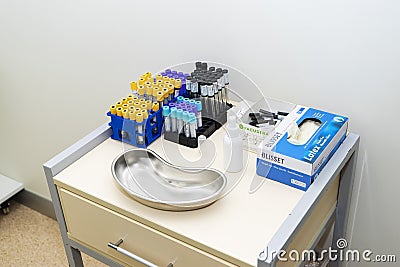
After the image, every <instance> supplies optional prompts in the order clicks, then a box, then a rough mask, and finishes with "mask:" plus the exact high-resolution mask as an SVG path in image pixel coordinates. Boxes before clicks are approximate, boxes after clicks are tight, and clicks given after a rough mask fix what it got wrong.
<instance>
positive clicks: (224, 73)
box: [222, 69, 229, 103]
mask: <svg viewBox="0 0 400 267" xmlns="http://www.w3.org/2000/svg"><path fill="white" fill-rule="evenodd" d="M222 73H223V75H224V94H225V103H228V102H229V100H228V85H229V75H228V70H227V69H223V70H222Z"/></svg>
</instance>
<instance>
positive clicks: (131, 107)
mask: <svg viewBox="0 0 400 267" xmlns="http://www.w3.org/2000/svg"><path fill="white" fill-rule="evenodd" d="M135 109H136V108H135V107H134V106H129V108H128V111H133V112H134V111H135Z"/></svg>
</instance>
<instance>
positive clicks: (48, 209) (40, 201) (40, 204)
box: [14, 189, 57, 220]
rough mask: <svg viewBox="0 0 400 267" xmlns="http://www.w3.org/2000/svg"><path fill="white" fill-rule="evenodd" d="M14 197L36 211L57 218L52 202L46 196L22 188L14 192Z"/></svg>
mask: <svg viewBox="0 0 400 267" xmlns="http://www.w3.org/2000/svg"><path fill="white" fill-rule="evenodd" d="M14 199H15V200H16V201H17V202H19V203H21V204H23V205H25V206H27V207H29V208H31V209H33V210H36V211H37V212H40V213H41V214H43V215H46V216H47V217H50V218H52V219H54V220H57V219H56V213H55V212H54V207H53V203H52V202H51V200H49V199H47V198H44V197H42V196H39V195H37V194H35V193H33V192H31V191H29V190H26V189H24V190H22V191H21V192H19V193H18V194H16V195H15V197H14Z"/></svg>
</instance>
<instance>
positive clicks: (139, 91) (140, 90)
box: [138, 85, 144, 99]
mask: <svg viewBox="0 0 400 267" xmlns="http://www.w3.org/2000/svg"><path fill="white" fill-rule="evenodd" d="M138 97H139V99H140V98H144V86H143V85H139V86H138Z"/></svg>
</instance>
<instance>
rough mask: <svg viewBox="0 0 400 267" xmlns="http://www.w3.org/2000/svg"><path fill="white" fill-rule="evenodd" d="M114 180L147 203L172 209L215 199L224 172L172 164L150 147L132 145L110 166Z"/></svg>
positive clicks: (195, 206) (200, 205) (190, 207)
mask: <svg viewBox="0 0 400 267" xmlns="http://www.w3.org/2000/svg"><path fill="white" fill-rule="evenodd" d="M111 172H112V175H113V176H114V179H115V180H116V181H117V183H118V184H119V185H120V186H121V187H122V188H123V189H124V190H125V191H126V192H127V193H128V194H129V195H130V196H131V197H133V198H134V199H135V200H137V201H138V202H140V203H142V204H145V205H147V206H150V207H153V208H156V209H162V210H171V211H172V210H173V211H184V210H193V209H199V208H203V207H206V206H208V205H210V204H212V203H213V202H215V201H216V200H217V199H218V198H219V197H220V196H221V193H222V190H223V189H224V188H225V186H226V183H227V180H226V177H225V175H224V174H223V173H222V172H220V171H218V170H215V169H210V168H186V167H180V166H175V165H173V164H171V163H169V162H167V161H165V160H164V159H163V158H161V157H160V156H159V155H158V154H157V153H156V152H154V151H152V150H151V149H142V148H134V149H130V150H127V151H125V152H123V153H122V154H120V155H119V156H117V157H116V158H115V159H114V161H113V163H112V166H111Z"/></svg>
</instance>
